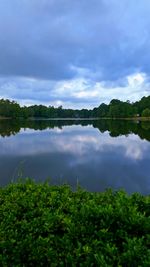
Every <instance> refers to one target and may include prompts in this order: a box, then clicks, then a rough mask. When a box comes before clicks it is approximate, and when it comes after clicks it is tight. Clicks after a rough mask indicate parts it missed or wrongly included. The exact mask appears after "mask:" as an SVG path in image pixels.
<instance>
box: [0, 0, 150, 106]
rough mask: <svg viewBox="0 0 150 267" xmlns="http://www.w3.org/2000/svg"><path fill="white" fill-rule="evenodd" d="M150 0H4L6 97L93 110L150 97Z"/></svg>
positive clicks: (0, 28)
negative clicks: (119, 101) (113, 103)
mask: <svg viewBox="0 0 150 267" xmlns="http://www.w3.org/2000/svg"><path fill="white" fill-rule="evenodd" d="M149 14H150V1H149V0H122V1H119V0H13V1H12V0H0V98H9V99H13V100H16V101H17V102H18V103H20V104H21V105H32V104H44V105H47V106H49V105H53V106H60V105H62V106H63V107H65V108H79V109H80V108H93V107H96V106H99V105H100V104H101V103H102V102H104V103H109V102H110V101H111V99H114V98H117V99H120V100H124V101H126V100H130V101H131V102H132V101H136V100H139V99H140V98H142V97H143V96H148V95H150V15H149Z"/></svg>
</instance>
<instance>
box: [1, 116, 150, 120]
mask: <svg viewBox="0 0 150 267" xmlns="http://www.w3.org/2000/svg"><path fill="white" fill-rule="evenodd" d="M16 119H19V120H28V121H56V120H59V121H62V120H65V121H67V120H68V121H85V120H87V121H92V120H132V121H150V117H131V118H107V117H98V118H40V117H39V118H36V117H34V118H27V119H24V118H11V117H2V116H0V120H16Z"/></svg>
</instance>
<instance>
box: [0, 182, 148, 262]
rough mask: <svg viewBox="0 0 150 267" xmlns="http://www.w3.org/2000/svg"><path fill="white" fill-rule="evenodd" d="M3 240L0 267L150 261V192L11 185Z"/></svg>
mask: <svg viewBox="0 0 150 267" xmlns="http://www.w3.org/2000/svg"><path fill="white" fill-rule="evenodd" d="M0 244H1V245H0V266H54V267H55V266H69V267H70V266H86V267H87V266H132V267H134V266H150V197H149V196H145V197H144V196H141V195H140V194H133V195H132V196H128V195H127V194H126V193H125V192H123V191H118V192H112V191H111V190H108V191H106V192H104V193H89V192H86V191H84V190H82V189H80V188H79V189H78V190H77V191H76V192H72V190H71V188H70V187H69V186H67V185H64V186H49V185H48V184H36V183H34V182H32V181H26V182H25V183H16V184H10V185H8V186H6V187H4V188H1V189H0Z"/></svg>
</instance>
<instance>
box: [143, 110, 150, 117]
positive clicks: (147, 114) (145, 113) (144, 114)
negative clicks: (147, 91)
mask: <svg viewBox="0 0 150 267" xmlns="http://www.w3.org/2000/svg"><path fill="white" fill-rule="evenodd" d="M142 117H150V109H149V108H145V109H144V110H143V112H142Z"/></svg>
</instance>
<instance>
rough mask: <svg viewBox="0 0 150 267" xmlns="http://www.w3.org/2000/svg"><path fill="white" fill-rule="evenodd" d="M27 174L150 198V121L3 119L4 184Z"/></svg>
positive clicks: (0, 160) (0, 179)
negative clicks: (26, 120)
mask: <svg viewBox="0 0 150 267" xmlns="http://www.w3.org/2000/svg"><path fill="white" fill-rule="evenodd" d="M27 176H28V177H31V178H34V179H35V180H37V181H39V180H45V179H47V178H51V180H52V183H57V184H60V183H63V182H67V183H69V184H71V185H72V186H73V187H75V186H76V185H77V183H79V184H80V185H81V186H83V187H85V188H86V189H88V190H89V191H103V190H104V189H106V188H108V187H111V188H113V189H118V188H124V189H125V190H126V191H127V192H129V193H131V192H135V191H138V192H141V193H142V194H149V193H150V122H139V123H135V122H129V121H109V120H102V121H32V122H17V121H0V183H1V185H5V184H7V183H8V182H9V181H11V180H16V179H17V177H23V178H24V177H27Z"/></svg>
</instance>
